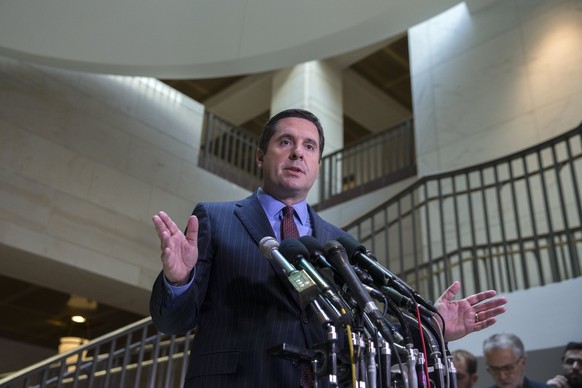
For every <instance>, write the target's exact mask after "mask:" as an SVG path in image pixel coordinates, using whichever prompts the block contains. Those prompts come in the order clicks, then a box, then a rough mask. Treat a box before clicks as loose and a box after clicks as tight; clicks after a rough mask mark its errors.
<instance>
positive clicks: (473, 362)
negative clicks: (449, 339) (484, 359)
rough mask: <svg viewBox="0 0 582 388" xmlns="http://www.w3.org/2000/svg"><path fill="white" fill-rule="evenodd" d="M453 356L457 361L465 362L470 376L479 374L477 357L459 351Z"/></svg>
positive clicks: (464, 351)
mask: <svg viewBox="0 0 582 388" xmlns="http://www.w3.org/2000/svg"><path fill="white" fill-rule="evenodd" d="M452 355H453V358H454V359H455V360H465V364H466V365H467V373H468V374H470V375H474V374H475V373H477V357H475V356H474V355H473V353H469V352H468V351H466V350H463V349H459V350H455V351H454V352H453V353H452Z"/></svg>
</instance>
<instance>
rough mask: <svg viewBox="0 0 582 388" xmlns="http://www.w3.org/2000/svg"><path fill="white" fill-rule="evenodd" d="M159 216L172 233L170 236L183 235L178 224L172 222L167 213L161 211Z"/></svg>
mask: <svg viewBox="0 0 582 388" xmlns="http://www.w3.org/2000/svg"><path fill="white" fill-rule="evenodd" d="M157 216H158V218H159V219H160V220H161V221H162V222H163V224H164V225H165V227H166V228H167V229H168V230H169V231H170V234H176V233H181V231H180V229H179V228H178V225H176V223H175V222H174V221H172V219H171V218H170V216H169V215H167V214H166V212H163V211H161V212H159V213H158V214H157Z"/></svg>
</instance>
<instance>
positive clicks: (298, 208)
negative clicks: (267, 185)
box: [257, 187, 309, 225]
mask: <svg viewBox="0 0 582 388" xmlns="http://www.w3.org/2000/svg"><path fill="white" fill-rule="evenodd" d="M257 199H258V200H259V202H260V203H261V206H263V210H265V213H266V214H267V217H268V218H269V219H275V218H277V217H279V214H278V213H279V212H280V211H281V209H282V208H283V207H285V204H284V203H283V202H281V201H279V200H278V199H275V198H274V197H273V196H272V195H271V194H268V193H267V192H266V191H265V190H263V188H262V187H259V189H258V190H257ZM293 209H294V210H295V217H296V218H297V219H298V220H299V222H300V223H301V225H305V221H306V220H307V217H308V215H309V211H308V210H307V201H306V200H303V201H301V202H297V203H295V204H293Z"/></svg>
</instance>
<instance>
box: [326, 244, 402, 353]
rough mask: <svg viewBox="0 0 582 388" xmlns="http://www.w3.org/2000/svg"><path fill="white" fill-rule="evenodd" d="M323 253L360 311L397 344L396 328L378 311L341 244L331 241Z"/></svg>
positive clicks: (384, 335) (385, 336)
mask: <svg viewBox="0 0 582 388" xmlns="http://www.w3.org/2000/svg"><path fill="white" fill-rule="evenodd" d="M323 251H324V252H325V257H327V260H328V261H329V262H330V263H331V265H333V267H334V268H335V269H336V270H337V271H338V272H339V273H340V274H341V276H342V278H343V280H344V281H345V282H346V284H347V285H348V288H349V289H350V290H351V292H352V294H353V297H354V299H355V300H356V303H357V304H358V306H359V307H360V309H361V310H362V311H363V312H364V313H366V314H367V315H368V317H369V318H370V320H371V321H372V323H373V324H374V326H375V327H376V328H377V329H378V331H379V332H380V333H381V334H382V336H383V337H384V338H386V339H388V340H390V341H391V342H395V341H394V336H393V334H399V333H397V332H396V331H395V330H394V328H390V327H389V326H388V323H387V322H386V320H385V319H384V317H383V314H382V312H381V311H380V310H378V307H377V306H376V304H375V303H374V301H373V300H372V298H371V297H370V295H369V294H368V292H367V291H366V289H365V288H364V285H363V284H362V283H361V282H360V280H359V279H358V276H357V275H356V273H355V272H354V269H353V268H352V266H351V265H350V264H349V261H348V256H347V254H346V251H345V249H344V247H343V246H342V245H341V244H340V243H339V242H337V241H334V240H331V241H328V242H327V243H326V244H325V246H324V248H323ZM400 338H402V337H401V336H400Z"/></svg>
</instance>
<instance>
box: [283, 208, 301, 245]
mask: <svg viewBox="0 0 582 388" xmlns="http://www.w3.org/2000/svg"><path fill="white" fill-rule="evenodd" d="M294 212H295V210H294V209H293V206H285V207H284V208H283V220H282V221H281V240H283V239H285V238H299V230H297V225H295V219H294V218H293V213H294Z"/></svg>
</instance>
